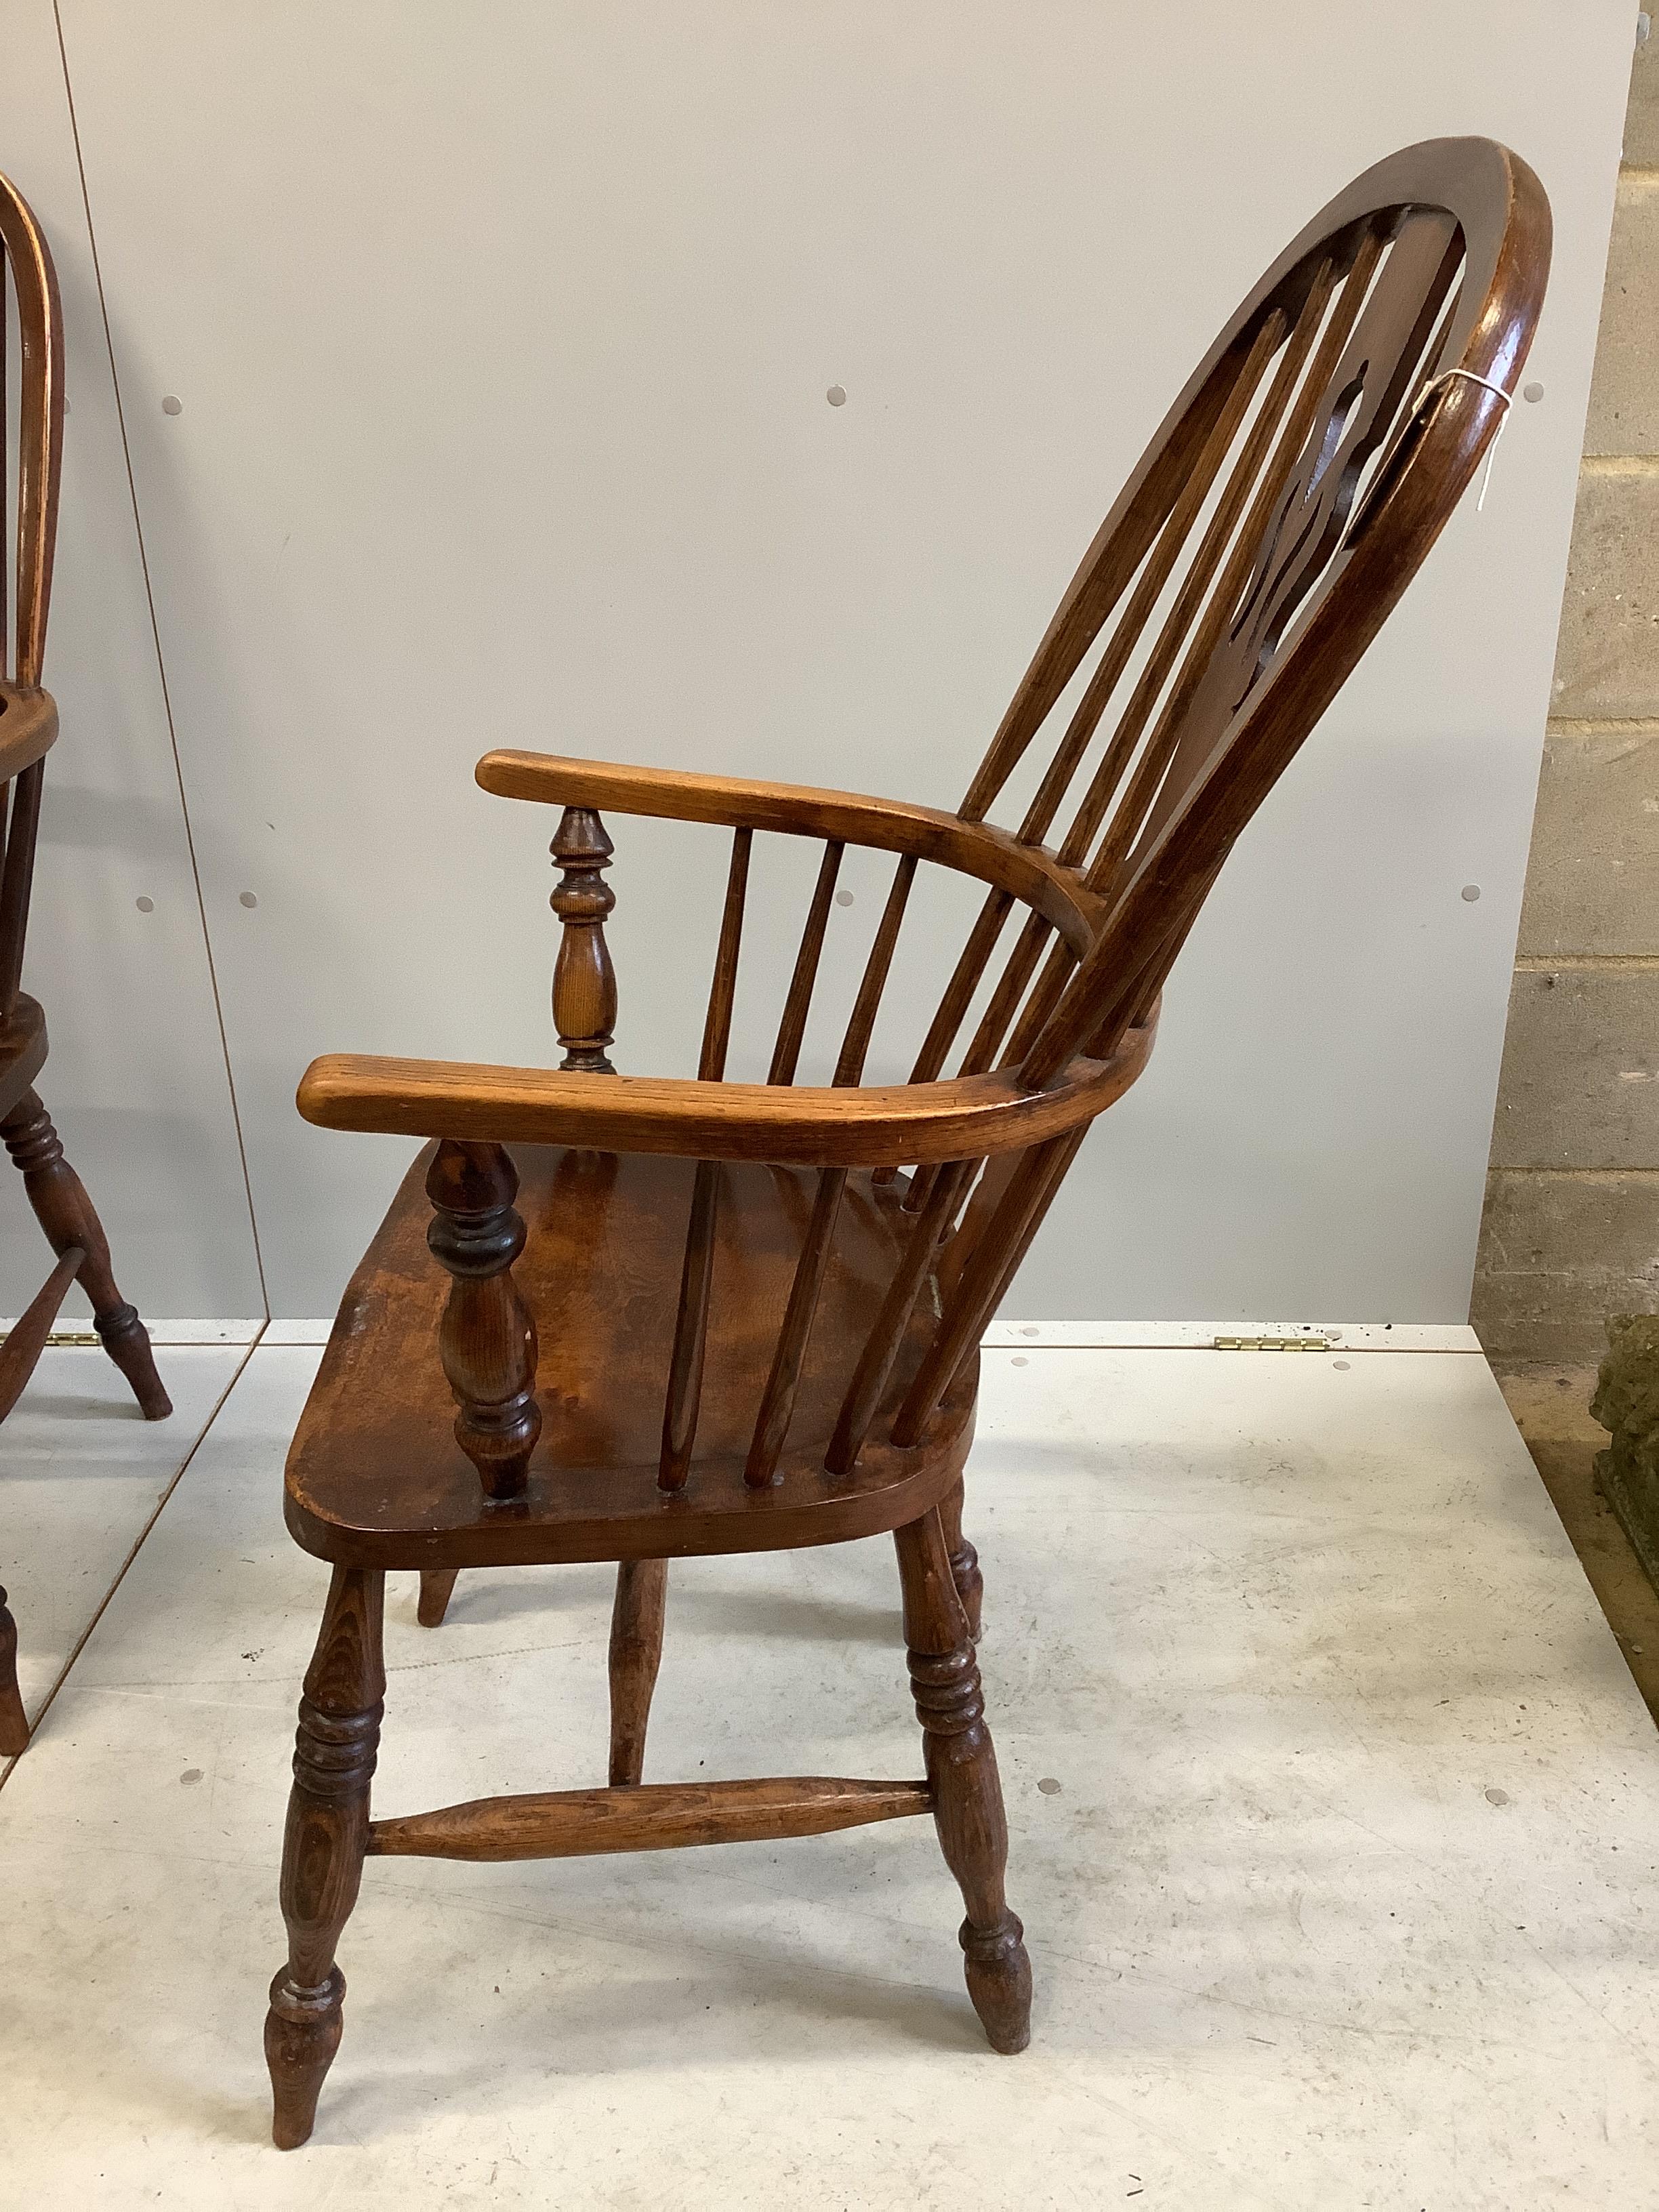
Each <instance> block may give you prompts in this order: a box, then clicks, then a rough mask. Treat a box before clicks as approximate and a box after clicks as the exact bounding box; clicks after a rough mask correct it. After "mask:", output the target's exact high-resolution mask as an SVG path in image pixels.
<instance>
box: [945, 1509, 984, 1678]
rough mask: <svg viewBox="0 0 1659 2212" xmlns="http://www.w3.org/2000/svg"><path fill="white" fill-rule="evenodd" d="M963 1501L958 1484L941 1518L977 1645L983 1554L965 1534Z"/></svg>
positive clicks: (953, 1571) (953, 1573)
mask: <svg viewBox="0 0 1659 2212" xmlns="http://www.w3.org/2000/svg"><path fill="white" fill-rule="evenodd" d="M963 1497H964V1492H963V1484H962V1483H961V1481H960V1480H958V1481H957V1485H956V1486H955V1488H954V1489H952V1490H950V1491H948V1492H946V1493H945V1496H944V1497H943V1498H940V1500H939V1520H940V1522H941V1523H942V1524H943V1526H944V1529H945V1547H946V1549H947V1550H948V1551H949V1553H950V1554H951V1581H952V1582H953V1583H955V1584H956V1586H957V1596H958V1597H959V1598H960V1599H961V1600H962V1609H963V1613H966V1614H967V1616H968V1633H969V1636H971V1637H972V1638H973V1639H974V1641H975V1644H977V1643H978V1642H979V1639H980V1635H981V1630H982V1627H983V1616H984V1610H985V1577H984V1576H983V1575H981V1572H980V1571H979V1553H977V1552H976V1551H975V1549H974V1547H973V1546H972V1545H971V1544H970V1543H969V1541H968V1539H967V1538H966V1537H965V1536H964V1535H963V1533H962V1508H963Z"/></svg>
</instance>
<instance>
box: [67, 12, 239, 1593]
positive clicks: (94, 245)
mask: <svg viewBox="0 0 1659 2212" xmlns="http://www.w3.org/2000/svg"><path fill="white" fill-rule="evenodd" d="M52 22H53V25H54V27H56V30H57V33H58V61H59V63H60V64H61V65H62V68H63V71H64V100H65V101H66V102H67V104H68V106H69V118H70V137H71V139H72V140H73V141H74V144H75V167H76V174H77V175H78V176H79V178H80V179H81V205H82V208H83V209H84V210H85V212H86V218H87V243H88V246H89V247H90V249H91V253H92V275H93V283H94V285H95V286H96V288H97V292H98V313H99V315H100V319H101V320H102V322H103V325H104V346H105V350H106V352H107V354H108V356H109V374H110V385H111V388H112V391H113V392H114V394H115V419H116V422H117V424H118V427H119V429H120V433H121V454H122V459H123V460H124V461H125V465H126V472H127V496H128V498H129V500H130V501H131V505H132V527H133V532H134V534H135V535H136V536H137V540H138V567H139V570H140V573H141V574H143V580H144V601H145V605H146V606H147V607H148V608H149V629H150V636H151V639H152V641H154V644H155V670H156V674H157V675H158V677H159V678H160V679H161V707H162V711H163V712H164V713H165V714H166V716H167V744H168V745H169V747H170V749H171V750H172V753H173V778H174V781H176V783H177V785H178V787H179V811H180V813H181V814H182V815H183V817H184V823H185V851H186V852H187V854H189V857H190V873H191V882H192V883H193V884H194V885H195V888H196V909H197V914H198V915H200V916H201V921H202V945H203V950H204V951H205V953H206V955H207V967H208V987H209V989H210V991H211V992H212V994H213V1014H214V1019H215V1021H216V1024H218V1030H219V1050H220V1054H221V1056H222V1059H223V1060H224V1065H225V1085H226V1088H227V1089H228V1091H229V1093H230V1118H231V1124H232V1126H233V1127H234V1130H235V1132H236V1156H237V1158H238V1160H239V1161H240V1164H241V1170H242V1192H243V1195H244V1197H245V1198H246V1201H247V1220H248V1231H249V1234H250V1235H251V1236H252V1239H253V1266H254V1270H255V1273H257V1274H258V1278H259V1301H260V1304H262V1305H263V1306H264V1317H265V1319H266V1321H267V1322H268V1321H269V1320H270V1290H269V1288H268V1287H267V1285H266V1283H265V1262H264V1253H263V1251H262V1250H261V1249H260V1245H259V1218H258V1213H257V1212H256V1211H255V1208H254V1204H253V1178H252V1176H251V1175H250V1174H249V1172H248V1164H247V1144H246V1139H245V1138H244V1136H243V1134H242V1112H241V1106H240V1102H239V1101H238V1099H237V1096H236V1074H235V1070H234V1067H233V1066H232V1065H231V1058H230V1038H229V1036H228V1033H227V1031H226V1029H225V1010H224V1003H223V1001H222V999H221V998H220V996H219V971H218V967H217V963H216V962H215V959H214V957H213V933H212V930H211V929H210V927H209V925H208V912H207V900H206V897H205V896H204V893H203V890H202V871H201V866H200V864H199V862H198V861H197V857H196V832H195V828H194V825H193V824H192V823H191V818H190V797H189V794H188V793H187V791H186V790H185V771H184V764H183V763H182V761H181V760H180V758H179V732H178V728H177V726H176V725H175V723H174V721H173V693H172V690H171V689H170V687H169V685H168V683H167V656H166V654H165V653H163V652H162V649H161V623H160V620H159V618H158V617H157V615H156V611H155V586H153V585H152V583H151V582H150V574H149V550H148V548H147V547H146V545H145V544H144V523H143V516H142V515H141V514H140V513H139V511H138V485H137V479H136V478H135V477H134V475H133V472H132V447H131V444H130V443H129V441H128V438H127V417H126V410H125V406H124V405H123V404H122V400H121V374H120V371H119V369H118V367H117V366H116V360H115V339H114V337H113V335H112V331H111V330H110V324H109V303H108V301H107V300H106V298H105V296H104V271H103V265H102V264H101V263H100V260H99V258H98V232H97V228H96V226H95V225H94V222H93V219H92V195H91V193H90V191H88V187H87V165H86V161H85V158H84V156H83V155H82V151H81V125H80V119H79V118H78V117H77V116H76V112H75V87H74V84H73V83H72V82H71V81H70V65H69V48H68V46H67V45H66V43H65V41H64V17H63V10H62V8H61V6H60V4H59V0H52ZM123 1571H124V1572H125V1569H124V1570H123Z"/></svg>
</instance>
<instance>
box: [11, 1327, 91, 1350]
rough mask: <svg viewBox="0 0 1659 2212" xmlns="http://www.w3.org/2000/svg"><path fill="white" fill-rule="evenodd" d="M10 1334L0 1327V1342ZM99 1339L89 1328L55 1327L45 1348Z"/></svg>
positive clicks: (87, 1342) (85, 1342)
mask: <svg viewBox="0 0 1659 2212" xmlns="http://www.w3.org/2000/svg"><path fill="white" fill-rule="evenodd" d="M10 1334H11V1331H10V1330H9V1328H0V1344H3V1343H4V1342H5V1340H6V1339H7V1338H8V1337H9V1335H10ZM100 1341H101V1339H100V1338H98V1337H96V1336H94V1334H93V1333H92V1331H91V1330H90V1329H85V1330H82V1329H68V1328H63V1329H58V1328H55V1329H53V1331H52V1334H51V1335H50V1336H49V1337H48V1338H47V1339H46V1349H47V1350H48V1351H50V1350H51V1349H52V1347H53V1346H55V1345H60V1344H97V1343H100Z"/></svg>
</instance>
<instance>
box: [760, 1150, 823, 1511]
mask: <svg viewBox="0 0 1659 2212" xmlns="http://www.w3.org/2000/svg"><path fill="white" fill-rule="evenodd" d="M845 1188H847V1170H846V1169H845V1168H821V1169H820V1170H819V1171H818V1191H817V1198H816V1199H815V1200H813V1202H812V1213H811V1219H810V1220H809V1221H808V1223H807V1225H806V1237H805V1243H803V1244H802V1246H801V1250H800V1257H799V1260H798V1261H796V1263H795V1279H794V1281H793V1284H792V1285H790V1290H789V1303H788V1304H787V1307H786V1308H785V1309H784V1316H783V1327H782V1328H781V1329H780V1330H779V1332H778V1342H777V1349H776V1351H775V1352H774V1353H773V1355H772V1371H771V1373H770V1374H769V1376H767V1378H766V1389H765V1393H764V1395H763V1397H762V1399H761V1409H760V1413H759V1414H758V1415H757V1419H756V1421H755V1433H754V1436H753V1437H752V1438H751V1439H750V1446H749V1457H748V1460H747V1462H746V1463H745V1465H744V1470H743V1479H744V1481H745V1482H746V1483H747V1484H748V1485H749V1486H750V1489H751V1490H765V1489H767V1488H768V1487H769V1486H770V1485H771V1484H772V1483H774V1482H775V1481H776V1480H777V1468H778V1461H779V1459H780V1458H781V1455H782V1452H783V1446H784V1439H785V1437H787V1435H788V1433H789V1417H790V1415H791V1414H792V1413H793V1411H794V1409H795V1390H796V1387H797V1385H798V1384H799V1381H800V1370H801V1361H802V1360H803V1358H805V1353H806V1340H807V1338H808V1337H809V1336H810V1335H811V1330H812V1316H813V1315H814V1314H815V1313H816V1312H817V1304H818V1292H819V1291H820V1290H821V1289H822V1288H823V1271H824V1268H825V1267H827V1265H828V1264H829V1248H830V1246H831V1244H832V1243H834V1241H835V1234H836V1215H837V1214H838V1213H839V1212H840V1211H841V1198H842V1191H843V1190H844V1189H845Z"/></svg>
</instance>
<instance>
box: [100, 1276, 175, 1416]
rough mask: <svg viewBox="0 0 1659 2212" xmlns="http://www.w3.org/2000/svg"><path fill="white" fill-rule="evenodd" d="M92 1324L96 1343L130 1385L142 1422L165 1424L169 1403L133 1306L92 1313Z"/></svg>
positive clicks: (145, 1332)
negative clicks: (163, 1422) (96, 1336)
mask: <svg viewBox="0 0 1659 2212" xmlns="http://www.w3.org/2000/svg"><path fill="white" fill-rule="evenodd" d="M92 1325H93V1327H94V1328H95V1329H96V1330H97V1332H98V1340H99V1342H100V1344H101V1345H102V1346H103V1347H104V1349H105V1351H106V1352H108V1354H109V1356H110V1358H112V1360H113V1361H114V1362H115V1364H116V1365H117V1366H118V1368H119V1369H120V1370H121V1372H122V1374H123V1375H125V1376H126V1378H127V1381H128V1383H130V1384H131V1389H132V1395H133V1396H134V1397H135V1398H136V1399H137V1401H138V1410H139V1412H140V1413H142V1414H143V1417H144V1419H146V1420H147V1421H165V1420H166V1419H167V1415H168V1414H169V1413H171V1412H172V1411H173V1401H172V1399H171V1398H169V1397H168V1395H167V1391H166V1389H165V1388H164V1387H163V1385H162V1382H161V1376H159V1375H158V1374H157V1373H156V1371H155V1353H154V1352H152V1351H151V1350H150V1347H149V1330H148V1329H147V1328H145V1327H144V1324H143V1322H141V1321H140V1320H139V1318H138V1309H137V1306H130V1305H128V1304H125V1301H124V1302H123V1303H122V1304H120V1305H118V1306H116V1307H115V1308H113V1309H112V1310H111V1311H110V1312H108V1313H95V1314H94V1316H93V1317H92Z"/></svg>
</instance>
